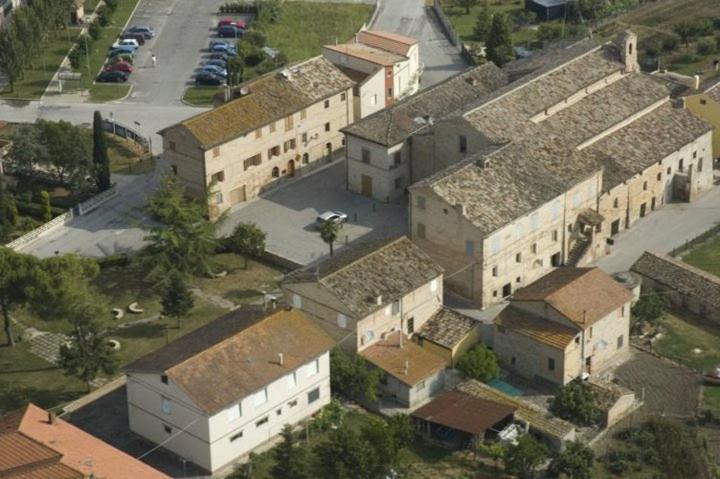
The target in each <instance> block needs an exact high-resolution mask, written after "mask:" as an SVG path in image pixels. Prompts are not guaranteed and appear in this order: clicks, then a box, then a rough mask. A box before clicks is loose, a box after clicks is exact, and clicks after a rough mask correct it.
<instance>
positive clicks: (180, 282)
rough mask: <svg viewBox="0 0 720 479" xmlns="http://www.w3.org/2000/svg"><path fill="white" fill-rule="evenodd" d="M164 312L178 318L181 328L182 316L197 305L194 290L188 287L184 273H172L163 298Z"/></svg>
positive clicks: (178, 324) (178, 325)
mask: <svg viewBox="0 0 720 479" xmlns="http://www.w3.org/2000/svg"><path fill="white" fill-rule="evenodd" d="M161 304H162V313H163V314H164V315H165V316H170V317H171V318H175V319H177V327H178V329H179V328H180V318H182V317H183V316H187V314H188V313H189V312H190V310H191V309H192V308H193V306H194V305H195V301H194V300H193V295H192V291H190V289H188V287H187V284H186V283H185V278H183V275H182V274H180V273H178V272H177V271H173V272H172V273H170V278H169V280H168V284H167V286H166V287H165V290H164V291H163V296H162V300H161Z"/></svg>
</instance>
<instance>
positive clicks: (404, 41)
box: [355, 30, 418, 56]
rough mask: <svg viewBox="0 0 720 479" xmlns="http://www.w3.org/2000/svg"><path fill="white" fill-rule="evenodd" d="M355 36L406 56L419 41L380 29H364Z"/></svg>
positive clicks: (369, 43) (365, 42)
mask: <svg viewBox="0 0 720 479" xmlns="http://www.w3.org/2000/svg"><path fill="white" fill-rule="evenodd" d="M355 38H356V39H357V41H358V42H360V43H364V44H366V45H370V46H373V47H375V48H380V49H381V50H387V51H389V52H393V53H397V54H398V55H404V56H407V54H408V51H410V47H412V46H413V45H417V43H418V41H417V40H416V39H415V38H410V37H406V36H404V35H399V34H397V33H391V32H383V31H380V30H362V31H361V32H359V33H358V34H357V35H356V37H355Z"/></svg>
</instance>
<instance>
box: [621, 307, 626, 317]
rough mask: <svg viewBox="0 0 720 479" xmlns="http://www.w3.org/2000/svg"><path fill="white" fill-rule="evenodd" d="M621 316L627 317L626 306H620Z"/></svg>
mask: <svg viewBox="0 0 720 479" xmlns="http://www.w3.org/2000/svg"><path fill="white" fill-rule="evenodd" d="M620 317H621V318H624V317H625V306H623V307H621V308H620Z"/></svg>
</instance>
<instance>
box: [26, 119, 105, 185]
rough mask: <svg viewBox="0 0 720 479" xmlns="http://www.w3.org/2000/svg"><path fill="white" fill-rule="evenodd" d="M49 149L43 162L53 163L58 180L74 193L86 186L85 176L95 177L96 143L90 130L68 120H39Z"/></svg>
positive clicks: (44, 141)
mask: <svg viewBox="0 0 720 479" xmlns="http://www.w3.org/2000/svg"><path fill="white" fill-rule="evenodd" d="M36 125H37V128H38V129H39V132H40V137H41V138H42V140H43V144H44V147H45V148H44V149H45V151H46V152H47V155H46V157H45V158H43V161H42V163H44V164H45V166H49V167H50V168H51V170H52V171H53V172H54V173H55V176H56V177H57V180H58V181H59V182H60V183H62V184H64V185H67V186H69V187H70V188H71V189H72V190H73V191H74V192H80V191H82V190H83V189H84V188H85V187H86V182H85V178H87V177H88V176H91V172H92V170H93V165H92V146H91V144H90V139H89V138H88V135H87V134H86V132H85V131H84V130H83V129H81V128H80V127H77V126H74V125H73V124H71V123H70V122H67V121H63V120H61V121H58V122H54V121H47V120H42V119H40V120H38V121H37V122H36Z"/></svg>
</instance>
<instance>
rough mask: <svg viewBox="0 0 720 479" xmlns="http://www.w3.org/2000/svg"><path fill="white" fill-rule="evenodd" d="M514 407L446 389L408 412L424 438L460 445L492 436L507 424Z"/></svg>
mask: <svg viewBox="0 0 720 479" xmlns="http://www.w3.org/2000/svg"><path fill="white" fill-rule="evenodd" d="M514 415H515V408H514V407H512V406H508V405H505V404H500V403H497V402H494V401H489V400H487V399H482V398H479V397H475V396H471V395H470V394H466V393H463V392H460V391H447V392H445V393H443V394H441V395H440V396H438V397H437V398H435V399H434V400H432V401H431V402H429V403H427V404H426V405H424V406H423V407H421V408H419V409H417V410H416V411H415V412H413V413H412V418H413V422H414V423H415V426H416V429H417V430H418V431H420V432H421V433H422V434H424V435H425V436H426V437H429V438H431V439H434V440H437V441H440V442H442V443H445V444H446V445H450V446H451V447H464V446H466V445H468V444H469V443H471V442H472V441H475V440H480V441H482V440H485V439H493V438H495V437H496V436H497V433H498V432H500V431H501V430H502V429H504V428H505V427H506V426H507V425H508V424H510V423H511V422H512V421H513V419H514Z"/></svg>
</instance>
